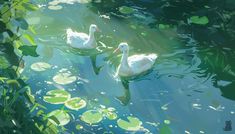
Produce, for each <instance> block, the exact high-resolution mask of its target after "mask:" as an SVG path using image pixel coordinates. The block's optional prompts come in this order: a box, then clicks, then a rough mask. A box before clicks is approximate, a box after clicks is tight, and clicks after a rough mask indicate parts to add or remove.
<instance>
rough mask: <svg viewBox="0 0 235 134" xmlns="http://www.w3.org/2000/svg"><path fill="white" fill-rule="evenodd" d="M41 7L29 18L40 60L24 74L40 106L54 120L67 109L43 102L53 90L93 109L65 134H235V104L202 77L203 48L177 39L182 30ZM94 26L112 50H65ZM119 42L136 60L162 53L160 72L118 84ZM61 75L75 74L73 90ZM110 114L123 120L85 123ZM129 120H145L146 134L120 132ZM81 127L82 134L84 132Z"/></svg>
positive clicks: (82, 8) (87, 9) (28, 60)
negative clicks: (91, 116) (71, 35)
mask: <svg viewBox="0 0 235 134" xmlns="http://www.w3.org/2000/svg"><path fill="white" fill-rule="evenodd" d="M41 4H42V3H41ZM44 4H45V5H44ZM41 6H42V7H41V8H40V10H39V11H35V12H32V13H30V14H29V15H28V17H27V20H28V22H29V23H30V24H32V25H33V26H34V29H35V31H36V33H37V34H36V35H35V40H36V44H37V45H38V49H37V52H38V53H39V55H40V56H39V57H37V58H34V57H24V61H25V65H26V67H25V70H24V72H23V74H24V75H25V76H27V78H28V80H27V83H29V85H30V86H31V87H32V89H33V91H32V93H33V94H34V95H35V96H36V100H37V101H38V102H40V103H42V104H43V105H45V106H46V107H47V110H46V111H47V112H48V113H49V112H51V111H54V110H57V109H67V108H66V107H64V105H63V104H50V103H47V102H45V101H44V100H43V96H45V95H46V93H47V92H48V91H51V90H54V89H64V90H66V91H67V92H69V93H70V94H71V97H81V98H82V99H84V100H85V101H86V102H87V106H86V107H85V108H82V109H80V110H78V111H76V110H70V112H69V113H70V116H71V117H72V118H71V120H70V122H69V123H68V124H67V125H65V126H64V128H66V129H67V130H66V132H68V133H71V132H74V133H153V134H157V133H160V131H161V133H164V131H165V132H166V133H167V131H168V129H170V130H171V132H172V133H173V134H182V133H188V134H189V133H192V134H198V133H208V134H212V133H213V134H222V133H234V132H233V131H230V132H226V131H224V130H223V128H224V127H225V121H228V120H231V121H232V122H235V120H234V119H235V118H234V116H235V104H234V101H233V100H230V99H227V98H226V97H223V96H221V94H222V92H221V90H220V89H219V88H218V87H216V86H214V81H213V79H212V76H213V75H215V74H212V75H209V76H206V77H202V76H201V75H200V72H201V73H203V72H204V70H202V69H201V68H200V65H201V64H202V57H203V56H202V55H200V53H199V51H200V49H201V47H200V46H199V45H198V44H199V43H198V42H197V41H195V40H193V39H192V38H191V37H190V36H188V35H183V34H182V35H179V34H177V33H176V30H175V28H168V29H165V30H158V29H156V28H153V27H150V26H149V24H150V23H152V22H153V21H154V20H155V17H154V16H153V15H151V13H148V12H144V11H143V10H141V8H138V7H136V10H135V13H134V14H132V15H131V16H128V17H126V18H118V17H115V14H113V15H112V14H102V13H100V12H99V8H98V7H96V6H95V5H94V4H91V3H88V4H81V3H74V4H68V3H61V4H60V6H61V7H62V9H60V8H61V7H59V8H58V7H57V8H56V9H58V10H55V9H54V10H51V9H48V3H47V2H43V4H42V5H41ZM52 9H53V8H52ZM90 24H96V25H97V26H98V27H99V29H101V32H97V33H96V34H95V37H96V39H97V42H98V44H101V43H100V42H102V43H103V44H105V45H106V46H108V47H109V48H112V49H110V50H108V51H104V52H103V53H100V54H98V55H96V56H90V55H89V52H88V53H86V54H81V53H79V50H75V49H72V48H71V47H69V46H68V45H67V44H66V38H65V33H66V29H67V28H72V29H74V30H77V31H81V32H85V33H87V32H88V28H89V26H90ZM120 42H128V44H129V46H130V55H132V54H140V53H157V54H158V56H159V57H158V59H157V61H156V64H155V65H154V68H153V69H152V70H151V71H150V72H149V73H148V74H146V75H143V76H140V77H138V78H136V79H131V80H125V81H124V80H122V79H120V78H115V77H114V74H115V69H116V67H117V65H118V63H119V62H120V56H121V55H120V54H119V55H113V54H112V50H114V49H115V48H116V47H117V46H118V44H119V43H120ZM37 62H46V63H49V64H50V65H51V66H52V67H51V68H50V69H46V70H45V71H42V72H38V71H34V70H33V69H31V65H32V64H33V63H37ZM204 68H207V67H204ZM59 72H69V73H70V74H71V75H73V76H75V77H76V81H75V82H72V83H70V84H66V85H63V84H58V83H56V82H55V81H53V77H54V76H55V75H56V74H58V73H59ZM220 83H221V84H222V85H228V84H230V83H231V82H230V81H222V80H221V81H220ZM103 106H105V107H113V108H115V109H116V113H117V115H118V117H117V119H115V120H109V119H106V118H103V120H102V121H101V122H99V123H96V124H87V123H85V122H84V121H82V120H81V115H82V114H83V113H84V112H86V111H88V110H94V109H97V108H100V107H103ZM67 110H68V109H67ZM128 116H133V117H136V118H138V119H139V120H140V121H141V122H142V123H143V124H142V126H143V128H144V129H143V128H142V129H141V130H140V131H134V132H133V131H126V130H124V129H122V128H120V127H119V126H118V125H117V120H118V119H123V120H127V117H128ZM169 121H170V122H169ZM77 125H81V126H83V128H82V129H80V130H77V129H76V126H77ZM232 125H233V124H232ZM233 126H234V125H233Z"/></svg>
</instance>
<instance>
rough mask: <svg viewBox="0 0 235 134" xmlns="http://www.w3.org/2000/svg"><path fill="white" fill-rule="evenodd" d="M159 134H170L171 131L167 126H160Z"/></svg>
mask: <svg viewBox="0 0 235 134" xmlns="http://www.w3.org/2000/svg"><path fill="white" fill-rule="evenodd" d="M159 133H160V134H172V133H171V129H170V128H169V127H168V126H167V125H162V126H161V127H160V130H159Z"/></svg>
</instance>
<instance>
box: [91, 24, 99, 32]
mask: <svg viewBox="0 0 235 134" xmlns="http://www.w3.org/2000/svg"><path fill="white" fill-rule="evenodd" d="M89 30H90V32H91V33H94V32H99V31H100V30H99V28H98V27H97V26H96V25H95V24H91V25H90V29H89Z"/></svg>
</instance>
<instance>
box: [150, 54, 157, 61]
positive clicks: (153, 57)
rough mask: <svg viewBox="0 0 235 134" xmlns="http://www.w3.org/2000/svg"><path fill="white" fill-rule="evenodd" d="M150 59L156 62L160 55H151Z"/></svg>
mask: <svg viewBox="0 0 235 134" xmlns="http://www.w3.org/2000/svg"><path fill="white" fill-rule="evenodd" d="M148 57H149V58H150V59H152V60H153V61H155V60H156V59H157V57H158V55H157V54H150V55H148Z"/></svg>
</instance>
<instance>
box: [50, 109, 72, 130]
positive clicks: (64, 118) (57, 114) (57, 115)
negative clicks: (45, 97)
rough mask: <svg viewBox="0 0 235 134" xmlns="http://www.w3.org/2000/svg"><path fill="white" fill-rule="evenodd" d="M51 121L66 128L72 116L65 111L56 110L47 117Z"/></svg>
mask: <svg viewBox="0 0 235 134" xmlns="http://www.w3.org/2000/svg"><path fill="white" fill-rule="evenodd" d="M47 117H48V119H49V121H50V122H51V123H52V124H54V125H57V126H64V125H66V124H68V123H69V122H70V116H69V114H68V113H67V112H65V111H64V110H55V111H52V112H50V113H49V114H48V115H47Z"/></svg>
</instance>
